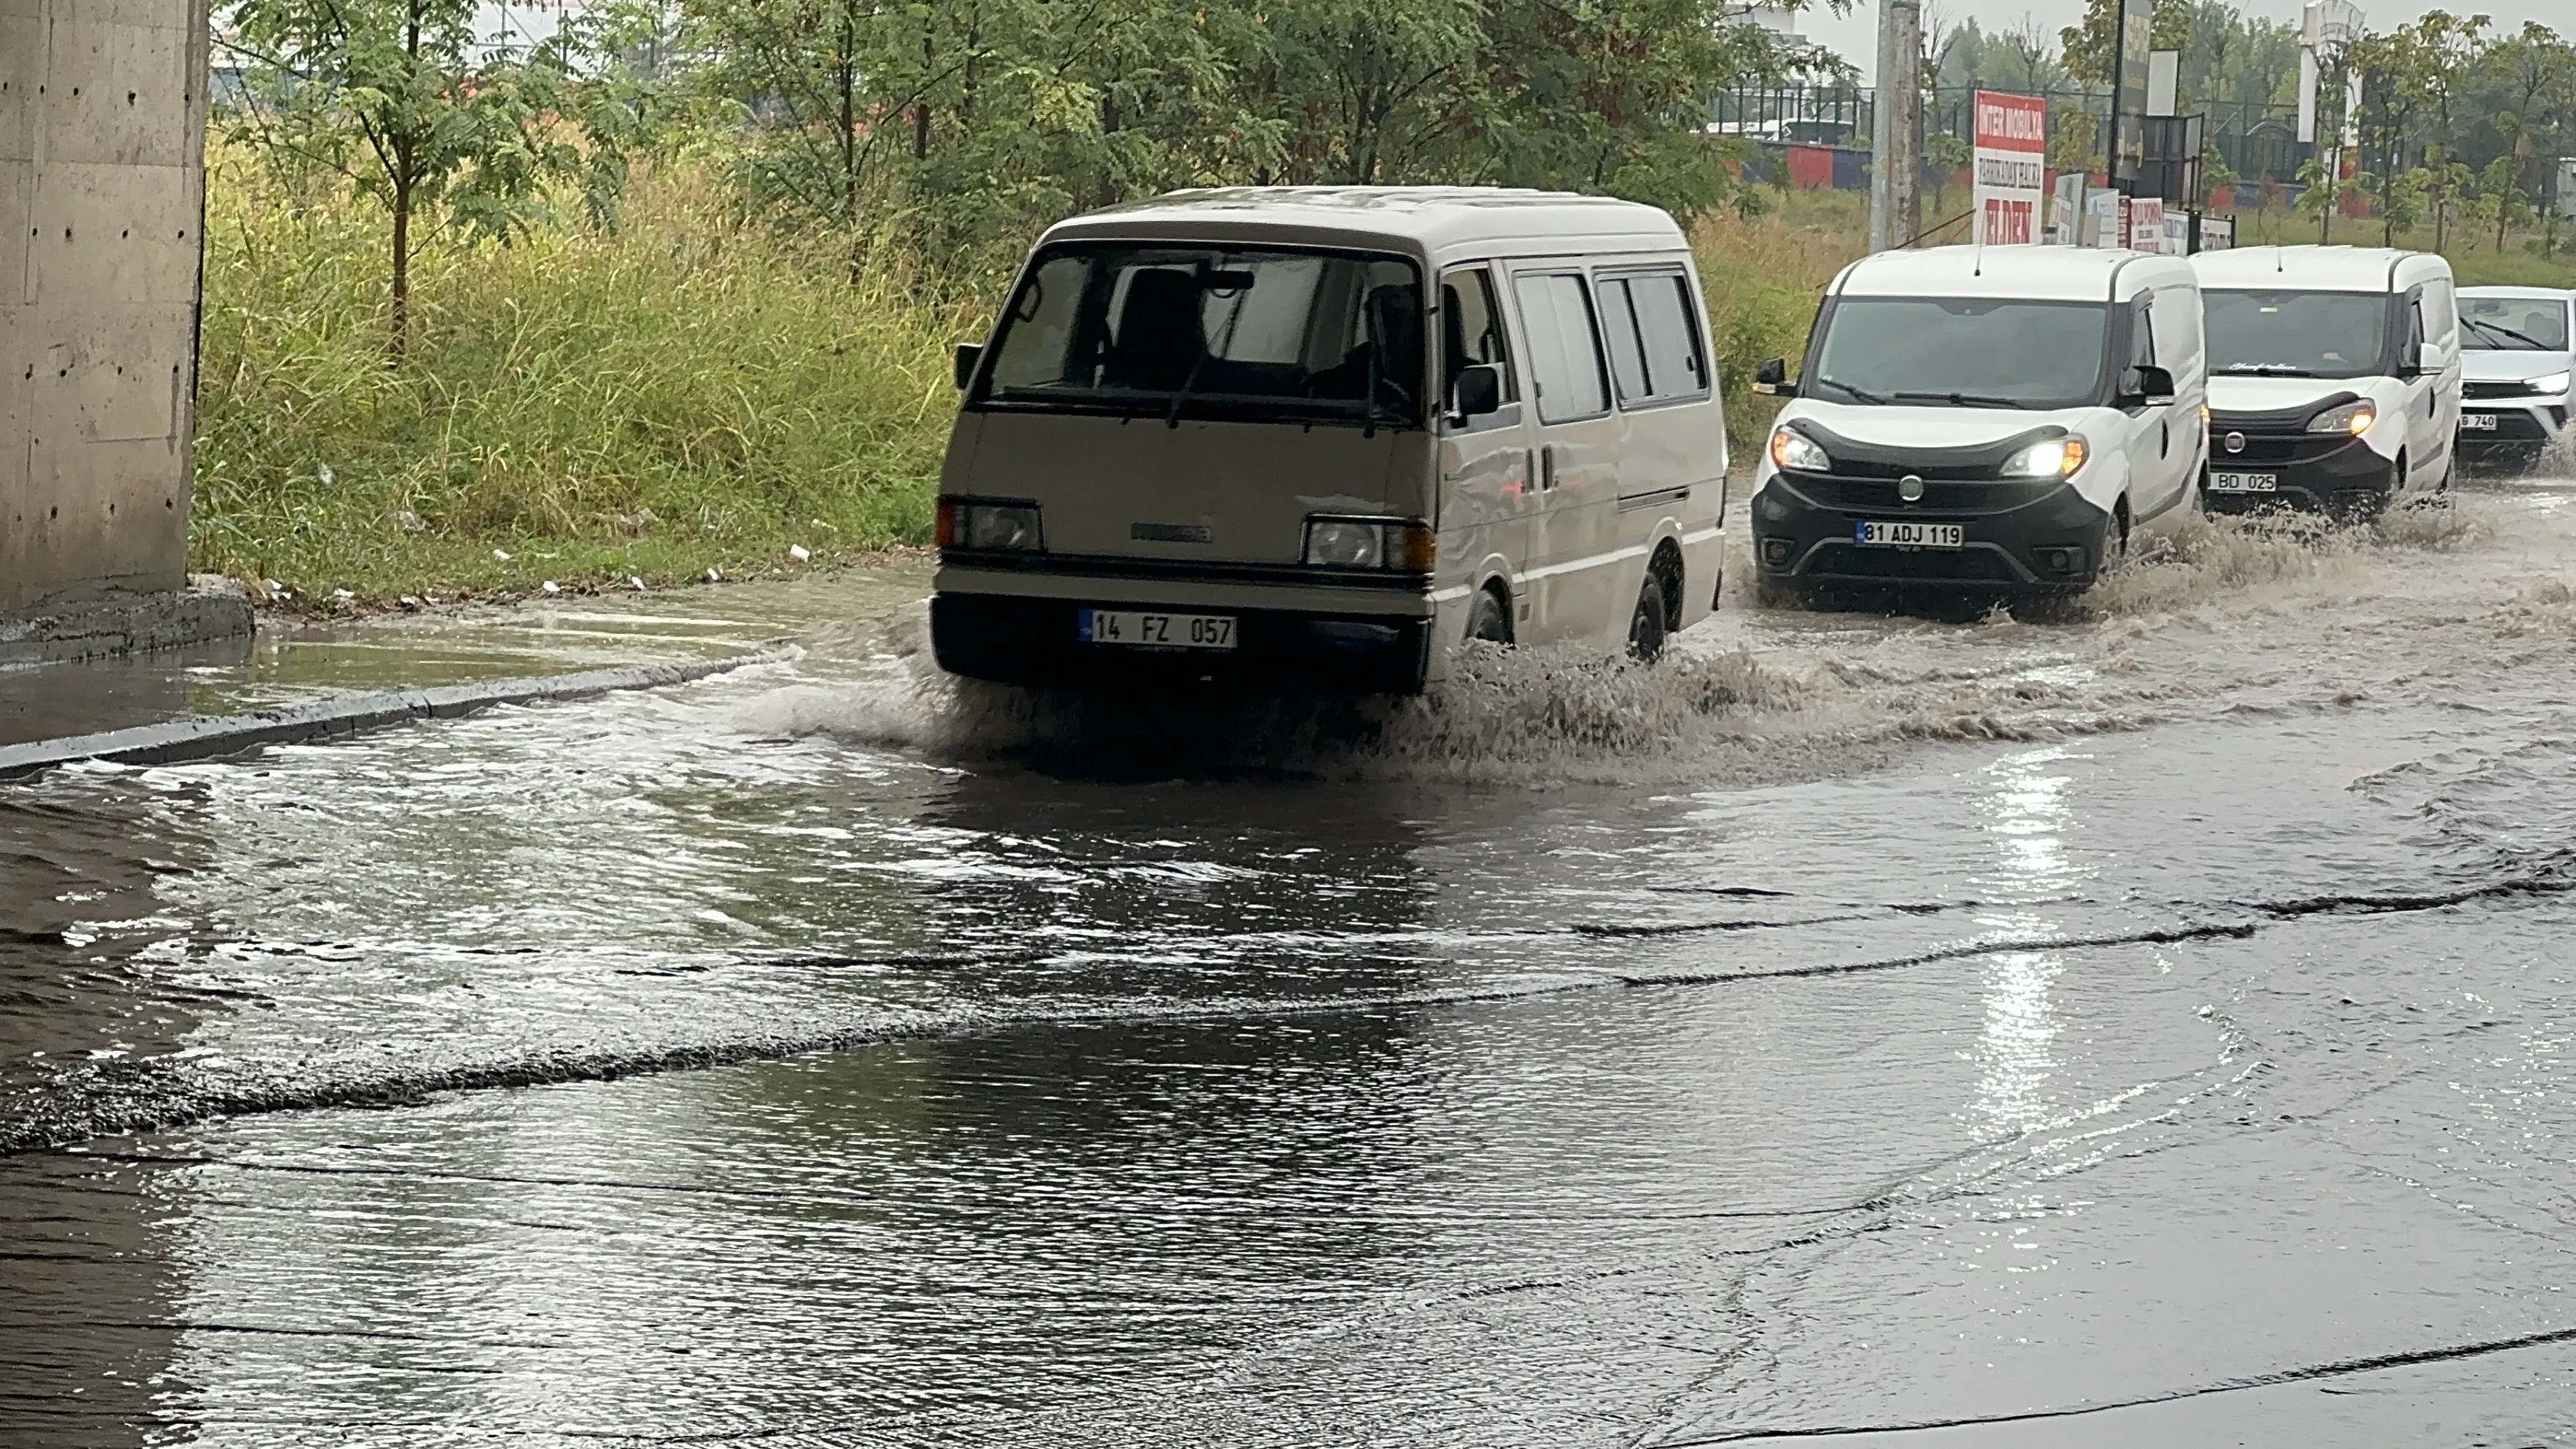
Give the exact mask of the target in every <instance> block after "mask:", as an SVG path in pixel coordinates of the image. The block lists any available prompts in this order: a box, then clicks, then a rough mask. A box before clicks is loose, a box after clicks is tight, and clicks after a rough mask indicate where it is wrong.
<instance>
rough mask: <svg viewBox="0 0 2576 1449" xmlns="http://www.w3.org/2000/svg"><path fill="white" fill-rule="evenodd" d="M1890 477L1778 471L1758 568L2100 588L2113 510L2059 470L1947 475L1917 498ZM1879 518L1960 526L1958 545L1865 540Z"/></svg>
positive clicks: (1961, 583)
mask: <svg viewBox="0 0 2576 1449" xmlns="http://www.w3.org/2000/svg"><path fill="white" fill-rule="evenodd" d="M1898 486H1899V485H1898V481H1897V480H1895V479H1892V478H1868V477H1839V476H1834V475H1828V474H1813V473H1774V474H1773V475H1772V476H1771V477H1770V478H1769V479H1768V480H1766V481H1765V482H1764V483H1763V484H1762V487H1761V488H1760V490H1759V491H1757V492H1756V493H1755V494H1754V495H1753V559H1754V566H1755V568H1756V569H1758V570H1759V572H1760V577H1761V578H1762V579H1763V580H1764V581H1766V582H1768V583H1771V584H1773V585H1776V586H1779V587H1784V588H1790V589H1796V590H1801V591H1809V592H1813V591H1820V590H1826V589H1860V588H1889V587H1902V586H1907V585H1935V586H1941V587H1952V588H1967V589H1991V590H1994V591H1996V592H1999V593H2030V594H2048V593H2076V592H2080V591H2082V590H2084V589H2087V588H2090V587H2092V584H2093V580H2094V578H2095V577H2096V575H2098V574H2099V573H2100V571H2101V568H2102V560H2103V555H2104V548H2105V545H2106V543H2108V542H2110V541H2111V532H2112V525H2111V515H2110V514H2108V513H2105V512H2103V511H2102V509H2101V508H2100V507H2099V506H2097V505H2095V504H2094V503H2093V502H2091V501H2090V500H2088V499H2087V498H2085V497H2084V495H2083V494H2081V493H2079V492H2077V491H2076V490H2075V487H2074V485H2072V484H2070V483H2066V482H2064V481H2062V480H2059V479H2054V478H2051V479H2044V480H2019V479H2001V480H1985V479H1939V480H1930V481H1926V482H1925V483H1924V484H1923V496H1922V497H1921V498H1920V499H1918V500H1916V501H1914V502H1910V503H1909V502H1907V501H1905V500H1904V499H1902V498H1901V497H1900V496H1899V493H1898ZM1870 520H1881V521H1891V520H1906V521H1914V522H1921V523H1933V524H1957V525H1959V526H1960V531H1961V534H1962V539H1961V542H1960V543H1959V546H1958V547H1956V548H1950V547H1939V548H1932V547H1924V548H1889V547H1882V546H1873V545H1868V544H1864V543H1862V542H1860V541H1859V529H1860V526H1861V525H1862V524H1863V523H1865V522H1868V521H1870Z"/></svg>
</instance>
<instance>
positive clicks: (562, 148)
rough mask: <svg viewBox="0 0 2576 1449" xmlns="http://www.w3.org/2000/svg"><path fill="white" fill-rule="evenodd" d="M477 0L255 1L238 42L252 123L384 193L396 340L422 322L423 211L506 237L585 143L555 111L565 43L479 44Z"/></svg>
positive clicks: (262, 133)
mask: <svg viewBox="0 0 2576 1449" xmlns="http://www.w3.org/2000/svg"><path fill="white" fill-rule="evenodd" d="M475 8H476V7H475V4H474V0H244V3H243V4H242V6H241V8H240V9H239V11H238V12H237V13H236V17H235V18H236V20H237V27H236V33H235V34H234V35H233V36H232V37H231V38H230V39H228V40H227V42H226V44H227V45H228V46H229V47H230V48H231V49H232V50H233V51H235V52H236V53H237V54H238V55H239V56H240V57H241V58H242V60H243V61H244V62H245V63H246V80H247V86H248V90H249V95H250V104H249V106H248V107H247V108H246V109H245V110H244V111H243V112H242V113H241V114H242V117H243V123H242V125H241V127H240V133H241V134H242V135H243V136H245V137H246V138H248V139H249V140H251V141H252V142H253V143H255V144H258V145H260V146H263V147H265V148H268V149H270V150H271V151H273V152H278V153H282V154H283V155H284V156H285V157H288V158H291V159H293V160H294V161H297V162H300V163H303V164H306V165H312V166H319V167H323V168H326V169H328V170H330V171H333V172H336V173H338V174H340V175H343V176H345V177H347V178H348V179H349V180H350V181H352V182H353V183H354V184H355V185H356V186H357V188H358V189H359V190H360V191H361V192H363V193H364V194H366V195H367V196H369V197H372V198H374V199H375V200H376V201H377V202H379V203H380V204H382V205H383V207H384V209H385V212H386V214H387V216H388V217H389V218H390V220H391V222H392V239H391V243H390V250H391V256H390V268H389V271H390V287H389V291H390V297H391V321H392V331H391V348H392V352H393V355H394V356H395V357H396V358H400V357H401V356H402V354H403V351H404V349H405V347H406V346H407V345H408V342H409V338H410V330H411V263H412V258H413V256H414V254H415V253H416V251H417V249H418V246H419V237H418V236H417V234H416V230H415V227H416V223H417V221H418V220H419V218H420V217H422V216H423V215H424V214H432V213H437V212H440V211H442V210H443V211H444V214H445V219H446V221H447V223H448V224H449V225H451V226H454V227H456V228H458V229H460V230H461V231H462V232H464V233H465V234H467V235H468V236H470V237H478V238H492V239H498V240H504V241H506V240H508V239H509V238H510V237H512V236H513V235H515V234H516V233H518V232H520V231H521V230H523V229H524V228H525V227H526V226H528V225H529V223H530V222H531V221H533V220H534V219H535V217H536V216H537V215H538V214H539V212H540V210H541V208H542V206H543V202H544V188H545V183H546V182H547V180H548V179H549V178H551V177H553V176H556V175H561V174H567V173H569V172H571V171H572V170H573V169H574V168H575V166H576V165H577V164H578V161H579V155H578V149H577V148H576V147H575V146H574V145H573V144H572V143H571V142H570V141H569V140H567V139H564V138H563V137H562V136H561V135H560V134H559V133H558V131H557V130H556V128H555V127H554V124H553V114H554V111H555V108H556V107H557V106H558V105H560V104H561V102H562V100H563V97H564V83H565V80H566V74H565V71H564V69H563V66H562V58H561V57H560V56H559V55H528V56H513V55H509V54H506V53H503V54H492V53H486V52H484V51H483V50H482V49H481V48H480V47H478V46H477V45H476V44H475V37H474V33H473V25H474V15H475Z"/></svg>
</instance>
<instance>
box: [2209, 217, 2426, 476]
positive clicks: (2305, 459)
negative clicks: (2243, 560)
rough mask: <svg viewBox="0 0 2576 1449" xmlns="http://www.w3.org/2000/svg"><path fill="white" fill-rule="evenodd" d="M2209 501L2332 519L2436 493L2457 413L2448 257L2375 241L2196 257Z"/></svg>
mask: <svg viewBox="0 0 2576 1449" xmlns="http://www.w3.org/2000/svg"><path fill="white" fill-rule="evenodd" d="M2191 264H2192V268H2193V270H2195V271H2197V272H2198V273H2199V274H2200V288H2201V299H2202V303H2203V305H2204V307H2205V308H2206V309H2207V313H2208V318H2209V364H2210V384H2209V407H2210V419H2209V429H2210V438H2211V442H2212V446H2211V449H2210V464H2209V506H2210V507H2211V509H2213V510H2217V511H2228V510H2235V511H2243V510H2245V509H2249V508H2261V507H2266V506H2278V505H2283V504H2288V505H2292V506H2296V507H2301V508H2307V509H2315V510H2318V511H2322V512H2325V513H2329V514H2332V515H2335V516H2337V517H2344V518H2359V517H2368V516H2370V515H2373V514H2376V513H2377V512H2379V511H2380V510H2381V509H2383V508H2386V507H2387V506H2388V505H2389V503H2390V502H2391V501H2392V500H2398V499H2404V498H2408V497H2411V496H2416V495H2421V494H2425V493H2432V492H2438V491H2440V490H2442V489H2445V488H2448V487H2449V486H2450V482H2451V472H2452V460H2453V455H2454V451H2455V450H2454V447H2453V439H2454V437H2455V435H2456V431H2457V429H2458V427H2459V419H2460V314H2459V305H2458V302H2457V299H2456V298H2455V297H2454V295H2453V292H2452V287H2451V264H2450V263H2449V262H2446V261H2444V260H2442V259H2441V258H2440V257H2438V256H2434V255H2432V254H2430V253H2427V252H2408V251H2390V250H2387V249H2384V248H2379V247H2335V246H2298V247H2248V248H2245V249H2243V250H2239V251H2223V252H2203V253H2201V254H2200V255H2199V256H2196V257H2193V258H2192V259H2191Z"/></svg>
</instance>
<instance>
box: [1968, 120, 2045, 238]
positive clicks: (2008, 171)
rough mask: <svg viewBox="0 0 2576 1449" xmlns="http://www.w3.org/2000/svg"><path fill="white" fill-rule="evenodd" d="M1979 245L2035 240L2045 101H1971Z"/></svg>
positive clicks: (2042, 168) (2042, 167)
mask: <svg viewBox="0 0 2576 1449" xmlns="http://www.w3.org/2000/svg"><path fill="white" fill-rule="evenodd" d="M1975 111H1976V115H1975V120H1974V127H1975V138H1974V149H1975V156H1976V189H1975V192H1974V197H1975V203H1976V208H1977V240H1979V241H1981V242H1983V243H1985V244H1986V245H1987V246H1990V247H1998V246H2028V245H2030V244H2031V243H2033V242H2036V241H2038V240H2039V208H2040V198H2041V196H2042V194H2043V193H2044V192H2045V191H2046V190H2047V176H2048V102H2047V101H2045V100H2043V99H2041V98H2040V97H2038V96H2016V95H2007V94H2005V93H2004V92H2002V91H1979V92H1977V95H1976V101H1975Z"/></svg>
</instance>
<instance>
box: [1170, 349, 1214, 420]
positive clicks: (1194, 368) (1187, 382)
mask: <svg viewBox="0 0 2576 1449" xmlns="http://www.w3.org/2000/svg"><path fill="white" fill-rule="evenodd" d="M1207 361H1208V352H1207V349H1206V348H1204V347H1202V348H1200V349H1199V356H1198V360H1197V361H1196V362H1193V363H1191V364H1190V375H1189V376H1187V377H1185V378H1182V379H1181V385H1180V386H1179V387H1178V388H1177V389H1175V390H1174V391H1173V393H1172V406H1171V410H1170V411H1168V412H1166V413H1164V414H1163V426H1164V427H1167V428H1177V427H1179V426H1180V425H1181V404H1183V403H1185V402H1188V401H1189V400H1190V392H1191V390H1192V389H1194V388H1196V387H1197V386H1198V385H1199V374H1200V373H1202V372H1204V371H1206V370H1207Z"/></svg>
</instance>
